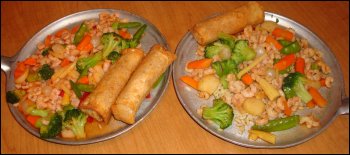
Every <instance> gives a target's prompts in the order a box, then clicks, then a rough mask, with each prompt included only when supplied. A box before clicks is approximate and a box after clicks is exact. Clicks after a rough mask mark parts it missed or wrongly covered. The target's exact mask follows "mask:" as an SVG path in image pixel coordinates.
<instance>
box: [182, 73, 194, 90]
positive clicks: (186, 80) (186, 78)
mask: <svg viewBox="0 0 350 155" xmlns="http://www.w3.org/2000/svg"><path fill="white" fill-rule="evenodd" d="M180 79H181V81H183V82H184V83H186V84H188V85H189V86H191V87H192V88H194V89H198V82H197V81H196V80H194V79H193V78H192V77H189V76H183V77H181V78H180Z"/></svg>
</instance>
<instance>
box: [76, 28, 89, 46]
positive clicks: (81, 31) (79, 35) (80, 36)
mask: <svg viewBox="0 0 350 155" xmlns="http://www.w3.org/2000/svg"><path fill="white" fill-rule="evenodd" d="M86 31H88V27H87V25H86V24H85V23H82V24H81V25H80V27H79V30H78V31H77V32H76V33H75V36H74V40H73V43H74V44H75V45H78V44H79V43H80V41H81V40H82V39H83V37H84V34H85V32H86Z"/></svg>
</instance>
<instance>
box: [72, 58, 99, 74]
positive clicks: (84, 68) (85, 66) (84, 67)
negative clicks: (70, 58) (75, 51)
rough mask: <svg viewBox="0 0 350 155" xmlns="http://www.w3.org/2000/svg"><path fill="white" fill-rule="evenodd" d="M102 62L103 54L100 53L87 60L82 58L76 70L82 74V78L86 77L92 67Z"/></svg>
mask: <svg viewBox="0 0 350 155" xmlns="http://www.w3.org/2000/svg"><path fill="white" fill-rule="evenodd" d="M101 60H102V53H101V52H98V53H96V54H94V55H93V56H89V57H86V58H80V59H78V61H77V64H76V68H77V71H78V72H79V73H80V76H85V75H87V74H88V70H89V68H90V67H94V66H95V65H96V64H97V63H99V62H100V61H101Z"/></svg>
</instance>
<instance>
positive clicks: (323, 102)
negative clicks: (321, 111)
mask: <svg viewBox="0 0 350 155" xmlns="http://www.w3.org/2000/svg"><path fill="white" fill-rule="evenodd" d="M308 91H309V93H310V95H311V96H312V100H313V101H314V102H315V103H316V104H317V105H318V106H319V107H321V108H323V107H325V106H326V105H327V100H326V99H325V98H323V96H322V95H321V94H320V93H319V92H318V91H317V89H316V88H313V87H310V88H309V89H308Z"/></svg>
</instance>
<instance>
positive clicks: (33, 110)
mask: <svg viewBox="0 0 350 155" xmlns="http://www.w3.org/2000/svg"><path fill="white" fill-rule="evenodd" d="M26 112H27V113H28V114H30V115H33V116H41V117H46V116H48V115H49V111H48V110H44V109H37V108H36V107H35V105H32V106H29V107H28V108H27V109H26Z"/></svg>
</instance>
